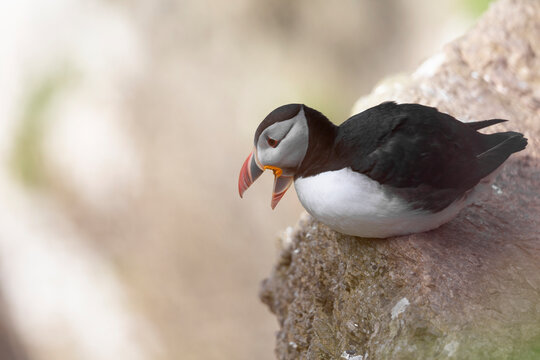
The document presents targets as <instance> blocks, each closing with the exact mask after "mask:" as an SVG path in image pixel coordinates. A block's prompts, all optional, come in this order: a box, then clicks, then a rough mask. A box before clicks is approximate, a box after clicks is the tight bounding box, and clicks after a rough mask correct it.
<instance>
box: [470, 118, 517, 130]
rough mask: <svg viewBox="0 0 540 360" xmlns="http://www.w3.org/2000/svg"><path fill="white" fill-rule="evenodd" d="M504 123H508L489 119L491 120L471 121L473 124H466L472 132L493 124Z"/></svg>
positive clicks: (502, 120)
mask: <svg viewBox="0 0 540 360" xmlns="http://www.w3.org/2000/svg"><path fill="white" fill-rule="evenodd" d="M505 121H508V120H504V119H491V120H482V121H473V122H468V123H466V124H467V125H468V126H469V127H471V128H473V129H474V130H480V129H483V128H485V127H488V126H491V125H495V124H500V123H502V122H505Z"/></svg>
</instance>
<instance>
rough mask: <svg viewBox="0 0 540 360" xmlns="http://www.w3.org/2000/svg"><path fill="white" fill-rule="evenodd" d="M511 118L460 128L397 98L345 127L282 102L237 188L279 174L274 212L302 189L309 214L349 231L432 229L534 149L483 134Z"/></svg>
mask: <svg viewBox="0 0 540 360" xmlns="http://www.w3.org/2000/svg"><path fill="white" fill-rule="evenodd" d="M505 121H507V120H504V119H490V120H483V121H476V122H461V121H459V120H457V119H456V118H454V117H452V116H451V115H449V114H446V113H443V112H440V111H438V110H437V109H436V108H434V107H429V106H425V105H420V104H397V103H396V102H391V101H390V102H384V103H382V104H380V105H377V106H374V107H372V108H370V109H367V110H365V111H363V112H361V113H359V114H356V115H353V116H352V117H350V118H349V119H347V120H346V121H345V122H343V123H342V124H341V125H339V126H337V125H335V124H333V123H332V122H331V121H330V120H329V119H328V118H327V117H326V116H324V115H323V114H322V113H320V112H319V111H317V110H314V109H312V108H310V107H308V106H306V105H304V104H287V105H283V106H280V107H278V108H276V109H275V110H273V111H272V112H270V114H268V116H266V118H265V119H264V120H263V121H262V122H261V123H260V125H259V126H258V127H257V130H256V131H255V137H254V149H253V151H252V152H251V154H250V155H249V156H248V157H247V159H246V160H245V162H244V164H243V166H242V168H241V170H240V176H239V179H238V191H239V194H240V197H242V196H243V195H244V192H245V191H246V190H247V189H248V187H249V186H250V185H251V184H252V183H253V182H254V181H255V180H256V179H257V178H258V177H259V176H260V175H261V174H262V173H263V172H264V170H271V171H272V172H273V173H274V185H273V193H272V201H271V207H272V209H274V208H275V207H276V205H277V204H278V202H279V201H280V200H281V198H282V197H283V195H284V194H285V192H286V191H287V189H288V188H289V187H290V186H291V184H292V183H293V182H294V186H295V189H296V193H297V195H298V199H299V200H300V202H301V204H302V206H303V207H304V208H305V209H306V210H307V212H308V213H309V214H310V215H311V216H312V217H313V218H315V219H317V220H318V221H320V222H322V223H324V224H326V225H327V226H329V227H330V228H332V229H334V230H336V231H338V232H341V233H343V234H346V235H352V236H358V237H364V238H388V237H393V236H401V235H407V234H412V233H419V232H424V231H429V230H432V229H435V228H437V227H439V226H441V225H442V224H444V223H446V222H448V221H450V220H451V219H453V218H454V217H455V216H456V215H457V214H458V213H459V211H460V210H461V209H463V208H464V207H466V206H467V205H469V204H471V203H472V202H473V200H474V199H475V198H476V197H477V195H478V193H479V192H481V190H482V189H485V188H486V187H487V186H486V185H489V184H490V183H491V182H492V181H493V180H494V178H495V177H496V175H497V173H498V172H499V171H500V169H501V166H502V165H503V163H504V162H505V161H506V160H507V159H508V157H509V156H510V155H511V154H513V153H516V152H518V151H521V150H523V149H525V147H526V146H527V139H526V138H525V137H524V136H523V134H521V133H519V132H515V131H506V132H498V133H493V134H483V133H480V132H479V131H478V130H480V129H483V128H486V127H488V126H491V125H495V124H498V123H501V122H505Z"/></svg>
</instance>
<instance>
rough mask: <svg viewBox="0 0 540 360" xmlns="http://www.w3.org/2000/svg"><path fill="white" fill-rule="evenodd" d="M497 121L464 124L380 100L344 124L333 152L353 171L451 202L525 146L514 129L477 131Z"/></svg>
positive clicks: (432, 111) (417, 107) (423, 109)
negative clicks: (500, 131) (494, 132)
mask: <svg viewBox="0 0 540 360" xmlns="http://www.w3.org/2000/svg"><path fill="white" fill-rule="evenodd" d="M501 121H502V120H499V119H494V120H487V121H484V122H476V123H472V124H471V125H467V124H466V123H462V122H460V121H458V120H456V119H454V118H453V117H451V116H450V115H447V114H444V113H441V112H439V111H438V110H437V109H435V108H431V107H426V106H422V105H417V104H401V105H397V104H395V103H383V104H381V105H379V106H376V107H374V108H371V109H369V110H366V111H365V112H363V113H360V114H358V115H355V116H353V117H352V118H350V119H349V120H347V121H346V122H345V123H343V124H342V125H341V126H340V129H339V133H338V139H337V143H336V148H335V150H336V154H337V156H338V157H340V158H342V159H346V162H347V163H349V164H352V166H351V168H352V169H353V170H354V171H357V172H361V173H363V174H365V175H367V176H369V177H370V178H372V179H374V180H376V181H378V182H379V183H381V184H383V185H389V186H392V187H393V188H408V189H410V188H416V189H417V190H418V191H421V192H422V196H426V194H427V193H430V192H438V194H439V195H440V194H446V195H444V196H445V197H450V198H451V197H453V199H454V200H455V198H456V196H459V194H462V193H464V192H465V191H466V190H468V189H470V188H471V187H473V186H474V185H476V184H477V183H478V182H479V181H480V180H481V179H482V178H483V177H485V176H487V175H488V174H489V173H490V172H492V171H493V170H495V169H496V168H497V167H498V166H499V165H501V164H502V163H503V162H504V161H505V160H506V159H507V158H508V156H510V154H511V153H513V152H516V151H519V150H521V149H523V148H524V147H525V145H526V139H524V138H523V136H522V135H521V134H519V133H515V132H508V133H498V134H493V135H485V134H481V133H478V132H477V131H476V129H479V128H483V127H486V126H489V125H493V124H495V123H499V122H501ZM503 144H506V145H504V146H503ZM433 196H438V195H436V194H433ZM452 201H453V200H452ZM446 205H448V204H446Z"/></svg>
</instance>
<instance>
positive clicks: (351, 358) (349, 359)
mask: <svg viewBox="0 0 540 360" xmlns="http://www.w3.org/2000/svg"><path fill="white" fill-rule="evenodd" d="M341 358H342V359H346V360H364V357H363V356H362V355H351V354H349V353H348V352H347V351H344V352H343V353H342V354H341Z"/></svg>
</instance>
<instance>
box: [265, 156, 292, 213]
mask: <svg viewBox="0 0 540 360" xmlns="http://www.w3.org/2000/svg"><path fill="white" fill-rule="evenodd" d="M264 168H265V169H270V170H272V171H273V172H274V190H273V191H272V202H271V203H270V206H271V207H272V210H273V209H275V208H276V206H277V204H278V202H279V200H281V198H282V197H283V195H285V192H286V191H287V189H288V188H289V186H291V184H292V182H293V180H294V176H289V175H283V170H282V169H281V168H278V167H276V166H265V167H264Z"/></svg>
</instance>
